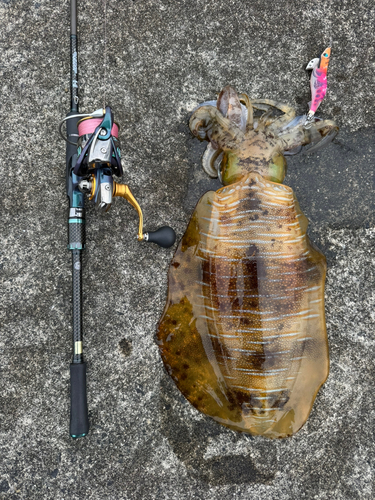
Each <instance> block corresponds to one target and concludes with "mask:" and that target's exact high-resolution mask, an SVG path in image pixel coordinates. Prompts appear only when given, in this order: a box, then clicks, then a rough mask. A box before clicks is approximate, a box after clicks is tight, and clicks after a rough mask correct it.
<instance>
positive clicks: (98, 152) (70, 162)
mask: <svg viewBox="0 0 375 500" xmlns="http://www.w3.org/2000/svg"><path fill="white" fill-rule="evenodd" d="M77 45H78V39H77V0H71V3H70V65H71V75H70V111H69V113H67V115H66V116H65V118H64V119H63V120H61V122H60V125H59V132H60V134H61V136H62V137H63V139H64V140H65V141H66V142H67V145H66V193H67V196H68V199H69V215H68V241H69V242H68V248H69V250H70V251H71V253H72V282H73V288H72V305H73V360H72V363H71V365H70V387H71V389H70V397H71V406H70V435H71V437H73V438H78V437H83V436H85V435H86V434H87V433H88V431H89V419H88V410H87V393H86V363H85V361H84V359H83V353H82V351H83V349H82V345H83V331H82V326H83V320H82V252H83V249H84V248H85V240H86V234H85V195H88V198H89V200H91V201H93V202H94V203H95V204H96V207H97V208H98V209H99V210H101V211H105V212H107V211H108V210H109V209H110V207H111V204H112V200H113V198H114V197H117V196H119V197H122V198H124V199H125V200H127V201H128V202H129V203H130V204H131V205H132V206H133V207H134V208H135V209H136V211H137V213H138V216H139V226H138V236H137V237H138V240H139V241H146V242H150V243H156V244H158V245H159V246H161V247H164V248H168V247H170V246H172V245H173V244H174V242H175V239H176V235H175V232H174V231H173V229H172V228H171V227H168V226H164V227H161V228H159V229H158V230H156V231H154V232H151V231H149V232H148V233H144V232H143V214H142V210H141V207H140V206H139V204H138V202H137V200H136V199H135V198H134V196H133V194H132V192H131V190H130V188H129V186H127V185H126V184H119V183H117V182H115V181H114V179H113V177H114V176H116V177H122V175H123V169H122V165H121V149H120V142H119V129H120V127H119V125H118V124H117V123H116V122H115V121H114V114H113V111H112V109H111V108H110V107H109V106H106V107H105V108H102V109H97V110H96V111H94V112H93V113H85V114H83V113H80V112H79V97H78V57H77ZM64 123H65V124H66V135H64V134H63V133H62V126H63V124H64Z"/></svg>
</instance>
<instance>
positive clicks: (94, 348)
mask: <svg viewBox="0 0 375 500" xmlns="http://www.w3.org/2000/svg"><path fill="white" fill-rule="evenodd" d="M107 9H108V14H107V16H108V20H107V53H108V68H107V70H106V75H107V76H106V81H105V82H104V80H103V73H104V71H103V64H104V57H103V53H104V50H103V47H104V35H103V4H102V2H94V1H93V0H87V1H86V0H85V1H82V2H80V3H79V37H80V38H79V40H80V41H79V64H80V85H81V88H80V96H81V111H82V112H84V111H92V110H94V109H97V108H98V107H100V106H102V104H103V93H104V87H105V93H106V97H107V102H108V103H110V104H111V105H112V106H113V108H114V110H115V114H116V119H117V120H118V121H119V122H120V124H121V132H120V139H121V143H122V153H123V157H124V167H125V171H126V173H125V175H124V179H123V181H124V182H126V183H128V184H129V185H130V186H131V188H132V190H133V192H134V194H135V196H136V197H137V199H138V200H139V202H140V204H141V206H142V208H143V211H144V216H145V226H146V228H148V229H155V228H156V227H158V226H160V225H162V224H169V225H171V226H172V227H174V228H175V230H176V232H177V235H178V238H180V237H181V236H182V234H183V233H184V230H185V228H186V226H187V223H188V220H189V217H190V215H191V213H192V210H193V208H194V205H195V203H196V202H197V200H198V199H199V197H200V196H201V195H202V194H203V193H204V192H205V191H206V190H207V189H216V188H217V187H219V185H218V183H217V181H212V180H210V179H208V178H207V177H206V176H205V174H204V172H203V171H202V169H201V167H200V158H201V155H202V153H203V150H204V144H201V143H199V142H198V141H197V140H196V139H194V138H193V137H192V136H191V134H190V132H189V130H188V127H187V121H188V117H189V114H190V112H191V111H192V109H193V108H194V107H195V106H196V104H198V103H199V102H202V101H204V100H206V99H209V98H214V97H215V94H216V92H218V91H220V89H221V88H222V87H223V86H224V85H225V84H228V83H231V84H233V85H234V86H235V87H236V88H237V89H238V90H239V91H243V92H246V93H248V94H249V95H250V96H251V97H254V98H257V97H258V98H259V97H268V98H274V99H278V100H280V101H284V102H286V103H288V104H290V105H292V106H294V107H296V109H297V111H298V112H299V113H302V112H304V111H305V109H306V107H305V105H306V103H307V101H308V100H309V84H308V76H307V74H306V72H305V71H304V66H305V65H306V64H307V62H308V61H309V60H310V59H311V58H312V57H315V56H318V55H319V53H320V52H321V51H322V50H323V49H324V48H325V46H326V45H328V43H329V41H330V39H331V38H332V60H331V64H330V68H329V82H328V93H327V97H326V99H325V101H324V103H323V104H322V105H321V108H320V110H319V115H320V116H323V117H324V118H333V119H335V120H336V121H337V123H338V124H339V125H340V127H341V131H340V134H339V136H338V137H337V139H336V140H335V142H334V143H333V144H331V145H330V146H329V147H328V148H327V149H325V150H324V151H321V152H319V153H317V154H315V155H307V156H300V157H298V156H297V157H294V158H292V159H289V160H288V165H289V168H288V176H287V179H286V181H287V183H288V184H289V185H291V186H292V187H293V189H294V190H295V192H296V194H297V197H298V199H299V201H300V204H301V208H302V209H303V211H304V212H305V214H306V215H307V216H308V218H309V219H310V235H311V238H312V240H313V241H314V242H315V243H316V244H317V245H318V246H319V247H320V248H321V249H322V250H323V251H324V253H325V254H326V256H327V260H328V275H327V287H326V317H327V328H328V336H329V343H330V355H331V372H330V376H329V378H328V380H327V383H326V384H325V385H324V387H323V388H322V390H321V391H320V392H319V394H318V397H317V400H316V402H315V404H314V407H313V411H312V413H311V415H310V418H309V420H308V422H307V424H306V425H305V426H304V427H303V429H302V430H301V431H300V432H299V433H298V434H297V435H296V436H294V437H293V438H291V439H287V440H283V441H268V440H265V439H262V438H254V437H251V436H246V435H243V434H239V433H235V432H233V431H230V430H228V429H225V428H223V427H221V426H219V425H217V424H216V423H215V422H213V421H211V420H210V419H208V418H206V417H204V416H203V415H201V414H200V413H198V412H197V411H196V410H195V409H194V408H192V407H191V406H190V405H189V403H188V402H187V401H186V400H185V399H184V398H183V397H182V396H181V394H180V393H179V391H178V390H177V388H176V387H175V385H174V384H173V382H172V381H171V380H170V379H169V377H168V375H167V374H166V372H165V371H164V368H163V365H162V362H161V359H160V356H159V353H158V349H157V347H156V344H155V342H154V334H155V327H156V323H157V321H158V319H159V317H160V314H161V312H162V309H163V306H164V301H165V295H166V279H167V270H168V265H169V262H170V259H171V257H172V254H173V249H170V250H163V249H159V248H157V247H154V246H152V245H150V246H147V245H143V246H141V247H140V245H139V243H138V242H137V241H136V238H135V236H136V231H137V220H136V213H135V212H134V210H133V209H132V207H130V206H129V205H126V204H125V203H122V202H121V200H116V202H115V204H114V206H113V207H112V208H111V210H110V212H109V213H108V214H106V215H99V214H98V213H97V212H96V211H95V209H94V207H92V206H89V207H88V210H87V212H88V213H87V222H88V224H87V242H88V243H87V249H86V251H85V255H84V269H83V278H84V304H85V309H84V325H85V339H84V340H85V341H84V344H85V345H84V352H85V356H86V360H87V363H88V403H89V411H90V422H91V430H90V433H89V435H88V436H87V437H86V438H84V439H81V440H77V441H73V440H72V439H71V438H70V437H69V433H68V420H69V363H70V357H71V338H70V336H71V325H70V315H71V302H70V300H71V299H70V294H71V269H70V266H71V263H70V255H69V252H68V251H67V250H66V243H67V229H66V207H67V203H66V197H65V183H64V161H65V145H64V143H63V141H61V140H60V139H59V135H58V132H57V124H58V122H59V120H60V118H61V117H62V116H64V115H65V113H66V112H67V110H68V107H69V93H68V86H69V21H68V11H69V3H68V1H66V0H63V1H61V2H50V1H47V0H41V1H39V2H34V1H31V0H2V1H0V19H1V24H2V33H1V62H0V71H1V85H2V97H3V99H2V102H1V111H2V113H1V115H2V120H1V125H2V127H1V128H2V137H3V141H2V148H1V153H0V158H1V168H0V175H1V207H2V208H1V214H2V224H1V235H2V242H3V244H2V248H1V263H0V268H1V269H0V271H1V282H2V301H1V306H0V320H1V335H0V369H1V372H0V383H1V389H0V498H4V499H17V500H18V499H28V500H29V499H34V498H35V499H57V500H63V499H65V500H68V499H69V500H76V499H79V500H82V499H90V500H91V499H92V500H105V499H111V500H117V499H119V500H120V499H121V500H122V499H154V498H158V499H163V498H165V499H174V498H175V499H193V498H194V499H205V500H211V499H221V500H229V499H243V498H246V499H248V498H249V499H258V498H269V499H272V500H276V499H280V500H285V499H298V500H299V499H326V498H335V499H348V500H349V499H350V500H353V499H372V498H373V497H374V472H373V471H374V436H373V428H374V415H375V408H374V361H373V358H374V356H373V353H374V348H375V346H374V343H375V340H374V327H373V324H374V291H373V290H374V256H373V255H374V196H373V189H374V174H373V170H374V163H375V162H374V160H375V158H374V154H375V153H374V147H375V146H374V132H375V110H374V106H373V102H374V93H375V81H374V77H373V74H374V69H375V59H374V42H375V40H374V38H375V35H374V30H373V26H374V20H375V9H374V5H373V2H371V1H369V0H364V1H362V2H359V1H355V2H349V1H348V0H332V1H330V2H323V1H314V2H310V3H307V4H306V3H305V2H302V1H300V0H294V1H287V2H279V3H265V2H262V1H260V0H255V1H253V2H248V3H244V2H239V1H238V0H236V1H234V0H231V1H226V2H224V1H223V0H217V1H215V2H204V1H203V0H199V1H197V0H194V1H190V2H187V1H186V0H175V1H173V2H172V1H170V0H162V1H155V0H148V1H143V0H136V1H134V2H132V1H130V0H125V1H123V2H115V1H114V0H107Z"/></svg>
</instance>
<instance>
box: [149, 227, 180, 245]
mask: <svg viewBox="0 0 375 500" xmlns="http://www.w3.org/2000/svg"><path fill="white" fill-rule="evenodd" d="M145 241H148V242H149V243H156V244H157V245H159V247H164V248H169V247H171V246H172V245H173V243H174V242H175V241H176V233H175V232H174V231H173V229H172V228H171V227H169V226H163V227H159V229H157V230H156V231H150V232H148V233H146V234H145Z"/></svg>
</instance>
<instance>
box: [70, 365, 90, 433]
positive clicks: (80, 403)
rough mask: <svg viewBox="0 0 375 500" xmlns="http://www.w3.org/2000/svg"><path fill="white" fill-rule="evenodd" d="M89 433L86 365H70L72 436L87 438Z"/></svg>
mask: <svg viewBox="0 0 375 500" xmlns="http://www.w3.org/2000/svg"><path fill="white" fill-rule="evenodd" d="M88 432H89V416H88V411H87V395H86V363H71V365H70V435H71V437H72V438H79V437H83V436H86V434H87V433H88Z"/></svg>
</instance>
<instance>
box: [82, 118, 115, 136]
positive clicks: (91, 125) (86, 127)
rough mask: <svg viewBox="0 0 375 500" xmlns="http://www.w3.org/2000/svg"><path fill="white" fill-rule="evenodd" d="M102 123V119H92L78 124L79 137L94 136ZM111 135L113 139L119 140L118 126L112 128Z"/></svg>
mask: <svg viewBox="0 0 375 500" xmlns="http://www.w3.org/2000/svg"><path fill="white" fill-rule="evenodd" d="M101 123H102V119H101V118H90V119H88V120H83V121H81V123H79V124H78V135H79V136H80V137H81V136H82V135H88V134H93V133H94V132H95V129H96V127H98V126H99V125H100V124H101ZM111 134H112V135H113V137H116V139H118V125H116V123H114V124H113V126H112V130H111Z"/></svg>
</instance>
